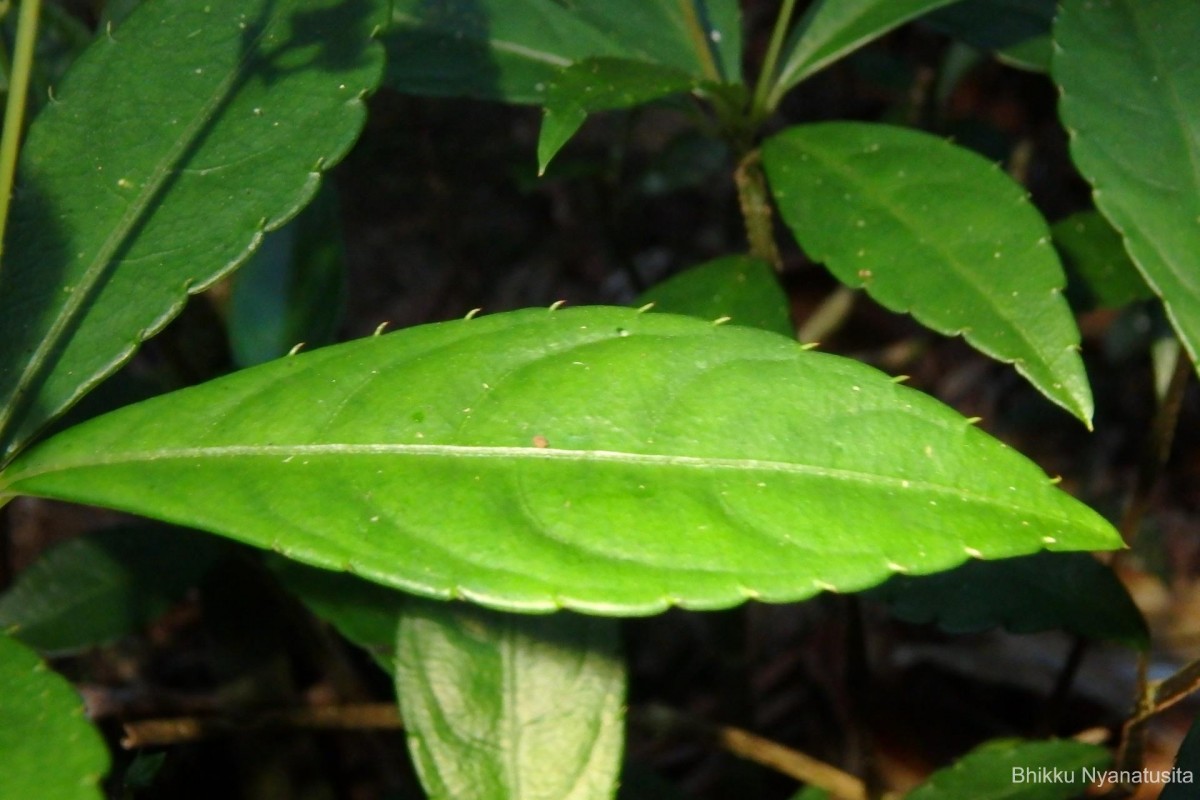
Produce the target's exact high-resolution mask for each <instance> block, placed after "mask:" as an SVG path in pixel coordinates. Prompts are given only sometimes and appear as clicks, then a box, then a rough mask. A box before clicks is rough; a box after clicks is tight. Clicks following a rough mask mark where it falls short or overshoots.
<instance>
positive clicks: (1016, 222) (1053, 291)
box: [763, 122, 1092, 427]
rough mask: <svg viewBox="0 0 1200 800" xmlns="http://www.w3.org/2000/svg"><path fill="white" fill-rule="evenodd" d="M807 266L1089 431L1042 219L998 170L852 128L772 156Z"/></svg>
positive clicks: (836, 125) (924, 143)
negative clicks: (959, 346)
mask: <svg viewBox="0 0 1200 800" xmlns="http://www.w3.org/2000/svg"><path fill="white" fill-rule="evenodd" d="M763 163H764V166H765V167H766V171H767V176H768V178H769V179H770V183H771V190H772V193H773V194H774V197H775V202H776V204H777V205H778V206H779V212H780V215H781V216H782V217H783V219H784V221H785V222H786V223H787V224H788V227H789V228H791V230H792V233H793V234H794V235H795V237H796V239H797V241H799V242H800V245H801V246H802V247H803V248H804V249H805V250H806V251H807V252H808V254H809V255H810V256H811V257H812V258H814V259H816V260H817V261H822V262H824V263H825V266H827V267H828V268H829V270H830V271H831V272H833V274H834V275H836V276H837V277H838V280H840V281H842V283H845V284H846V285H847V286H851V287H854V288H863V289H865V290H866V291H867V294H869V295H871V297H873V298H874V299H875V300H876V301H878V302H879V303H881V304H883V305H884V306H887V307H888V308H890V309H892V310H893V311H900V312H906V313H911V314H912V315H913V316H914V317H916V319H917V320H919V321H920V322H921V323H922V324H924V325H927V326H928V327H930V328H932V329H934V330H936V331H938V332H940V333H945V334H948V335H958V334H962V336H963V338H965V339H966V340H967V341H968V342H969V343H970V344H971V345H972V346H974V347H975V348H976V349H977V350H980V351H981V352H983V353H985V354H987V355H989V356H991V357H993V358H996V359H999V360H1001V361H1005V362H1009V363H1012V364H1013V365H1014V366H1015V367H1016V368H1017V371H1018V372H1020V373H1021V374H1022V375H1024V376H1025V377H1026V378H1028V379H1029V382H1030V383H1032V384H1033V385H1034V386H1036V387H1037V388H1038V390H1039V391H1041V392H1042V394H1044V395H1046V396H1047V397H1049V398H1050V399H1051V400H1053V401H1054V402H1055V403H1057V404H1059V405H1060V406H1062V407H1063V408H1065V409H1067V410H1068V411H1070V412H1071V413H1072V414H1074V415H1075V416H1077V417H1079V419H1081V420H1083V422H1084V424H1086V425H1088V426H1089V427H1090V426H1091V418H1092V394H1091V390H1090V388H1089V387H1088V381H1087V374H1086V373H1085V372H1084V368H1083V361H1082V359H1081V358H1080V357H1079V330H1078V328H1077V327H1076V326H1075V320H1074V318H1073V317H1072V315H1071V310H1070V308H1069V307H1068V306H1067V302H1066V300H1065V299H1063V297H1062V295H1061V289H1062V287H1063V285H1064V284H1065V282H1066V280H1065V278H1064V277H1063V271H1062V267H1061V265H1060V264H1059V261H1058V257H1057V256H1056V255H1055V253H1054V248H1053V247H1051V246H1050V236H1049V230H1048V229H1047V225H1046V222H1045V220H1043V219H1042V216H1041V215H1040V214H1039V213H1038V212H1037V210H1036V209H1035V208H1034V207H1033V205H1032V204H1031V203H1030V202H1029V201H1028V198H1027V197H1026V195H1025V192H1024V190H1023V189H1022V188H1021V187H1020V186H1019V185H1017V184H1016V183H1015V182H1013V181H1012V180H1011V179H1010V178H1009V177H1008V176H1007V175H1005V174H1004V173H1003V172H1001V171H1000V170H999V169H998V168H997V167H996V166H995V165H994V164H992V163H990V162H988V161H987V160H986V159H984V158H982V157H981V156H978V155H976V154H974V153H972V152H970V151H968V150H965V149H963V148H961V147H956V146H954V145H952V144H950V143H949V142H946V141H943V140H942V139H938V138H937V137H934V136H930V135H928V134H925V133H918V132H916V131H911V130H906V129H903V128H895V127H891V126H886V125H872V124H866V123H854V122H833V123H823V124H817V125H803V126H797V127H792V128H789V129H787V130H785V131H783V132H782V133H780V134H778V135H776V136H774V137H772V138H771V139H770V140H769V141H768V142H767V143H766V144H765V145H764V146H763Z"/></svg>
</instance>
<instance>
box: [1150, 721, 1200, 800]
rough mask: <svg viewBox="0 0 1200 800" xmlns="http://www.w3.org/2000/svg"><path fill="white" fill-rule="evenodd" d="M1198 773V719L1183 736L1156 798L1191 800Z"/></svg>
mask: <svg viewBox="0 0 1200 800" xmlns="http://www.w3.org/2000/svg"><path fill="white" fill-rule="evenodd" d="M1197 775H1200V720H1197V721H1195V722H1193V723H1192V727H1191V729H1190V730H1188V732H1187V736H1185V737H1183V743H1182V744H1180V745H1179V752H1178V753H1177V754H1176V756H1175V766H1174V768H1173V771H1172V774H1171V777H1170V779H1169V780H1168V782H1167V785H1166V787H1165V788H1164V789H1163V790H1162V794H1160V795H1159V796H1158V800H1192V798H1194V797H1195V796H1196V776H1197Z"/></svg>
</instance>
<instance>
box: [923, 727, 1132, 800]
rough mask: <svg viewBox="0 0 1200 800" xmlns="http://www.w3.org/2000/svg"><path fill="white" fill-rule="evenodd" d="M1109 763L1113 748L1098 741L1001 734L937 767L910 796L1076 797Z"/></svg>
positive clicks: (932, 799) (984, 799)
mask: <svg viewBox="0 0 1200 800" xmlns="http://www.w3.org/2000/svg"><path fill="white" fill-rule="evenodd" d="M1108 762H1109V754H1108V751H1107V750H1106V749H1104V748H1103V747H1098V746H1097V745H1094V744H1084V743H1083V742H1074V741H1071V740H1069V739H1061V740H1050V741H1044V742H1039V741H1022V740H1020V739H1002V740H997V741H992V742H988V743H987V744H983V745H980V746H979V747H977V748H975V749H974V750H972V751H971V752H970V753H968V754H967V755H965V756H963V757H962V758H961V759H959V760H958V761H957V762H955V763H954V764H953V765H952V766H949V767H946V768H945V769H942V770H938V771H937V772H935V773H934V774H933V775H932V776H931V777H930V778H929V780H928V781H926V782H925V783H923V784H921V785H920V786H918V787H917V788H916V789H914V790H912V792H910V793H909V794H907V795H905V800H960V799H961V798H964V797H969V798H971V800H1071V798H1075V797H1079V796H1080V794H1081V793H1082V792H1083V791H1084V790H1085V789H1087V787H1088V785H1089V784H1090V783H1091V782H1092V780H1093V777H1092V776H1093V775H1098V774H1101V773H1102V771H1103V770H1104V768H1105V766H1106V765H1107V764H1108ZM1047 776H1052V777H1047Z"/></svg>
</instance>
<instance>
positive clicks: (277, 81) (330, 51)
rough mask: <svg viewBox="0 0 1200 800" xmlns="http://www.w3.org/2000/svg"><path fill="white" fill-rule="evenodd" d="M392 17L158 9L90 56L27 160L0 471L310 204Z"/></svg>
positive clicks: (296, 10)
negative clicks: (377, 31) (375, 39)
mask: <svg viewBox="0 0 1200 800" xmlns="http://www.w3.org/2000/svg"><path fill="white" fill-rule="evenodd" d="M382 6H386V3H384V2H382V0H349V1H348V2H347V1H346V0H206V2H204V3H196V2H192V1H191V0H162V1H161V2H155V3H147V4H145V5H143V6H142V7H140V8H139V9H138V10H137V11H135V12H133V14H131V15H130V16H129V18H128V19H126V20H125V22H123V23H122V24H121V26H120V28H119V30H118V32H116V33H114V34H113V35H112V36H102V37H99V38H98V39H97V41H96V42H95V43H94V44H93V45H92V46H91V47H90V48H88V50H87V52H86V53H85V54H84V55H83V56H82V57H81V58H80V59H79V61H78V62H77V63H76V64H75V65H74V67H73V68H72V70H71V72H70V74H69V75H68V76H67V78H66V80H65V81H64V82H63V84H62V86H61V87H59V88H58V89H57V90H56V92H55V96H56V99H57V101H58V102H54V103H51V104H50V105H48V106H47V107H46V108H45V110H44V111H43V112H42V113H41V114H40V115H39V116H38V118H37V119H36V120H35V122H34V123H33V125H32V127H31V129H30V132H29V139H28V142H27V144H26V146H25V150H24V152H23V154H22V160H21V167H20V173H19V175H18V182H19V185H18V188H17V193H16V200H15V206H14V210H13V218H12V222H11V226H10V234H11V235H10V237H9V240H8V242H7V249H6V250H5V259H6V260H5V263H4V266H3V269H0V459H3V457H4V456H6V455H10V454H11V453H12V452H13V451H14V450H15V449H17V448H19V447H20V446H21V445H22V444H23V443H25V442H26V441H27V440H28V439H29V438H30V437H31V436H32V435H33V434H34V433H36V432H37V431H38V430H39V429H40V428H42V427H43V426H44V425H45V424H46V422H47V421H48V420H50V419H52V418H53V417H55V416H56V415H58V414H60V413H62V412H63V410H65V409H66V408H67V407H69V406H70V405H71V404H72V403H74V402H75V401H76V400H77V399H78V398H79V397H80V396H81V395H82V394H84V393H85V392H86V391H88V390H89V389H90V388H92V387H93V386H95V385H96V384H97V383H98V382H99V381H100V380H101V379H103V378H104V377H105V376H106V375H108V374H110V373H112V372H113V371H114V370H115V369H116V368H117V367H118V366H119V365H120V364H121V363H122V362H123V361H125V360H126V359H128V358H129V357H130V355H131V354H132V353H133V351H134V350H135V349H136V348H137V346H138V344H140V343H141V342H142V341H143V340H144V339H145V338H146V337H148V336H150V335H151V334H153V333H154V332H155V331H157V330H158V329H159V328H161V327H162V326H163V325H164V324H166V322H167V320H168V319H170V318H171V317H172V316H174V315H175V314H176V313H177V312H178V311H179V309H180V308H181V307H182V306H183V303H184V301H185V299H186V297H187V294H188V293H189V292H195V291H198V290H200V289H202V288H203V287H205V286H207V285H209V284H211V283H212V282H213V281H215V280H216V279H217V278H219V277H220V276H221V275H223V274H225V273H227V272H228V271H229V270H231V269H233V268H234V267H236V266H237V265H238V264H239V263H241V262H242V261H243V260H244V259H245V258H246V257H247V256H248V254H249V253H250V251H251V250H253V249H254V247H255V246H256V245H257V243H258V242H259V240H260V239H261V238H262V236H263V232H264V231H266V230H272V229H274V228H277V227H279V226H280V225H282V224H283V223H284V222H285V221H286V220H287V219H288V218H289V217H291V216H292V215H293V214H295V213H296V211H297V210H298V209H299V208H301V207H302V206H303V205H304V204H305V203H306V202H307V201H308V200H309V198H310V197H311V196H312V194H313V192H314V191H315V190H316V187H317V183H318V180H319V174H320V171H321V170H322V169H324V168H326V167H328V166H329V165H330V164H331V163H333V162H335V161H337V160H338V159H339V158H340V157H341V156H342V155H343V154H344V153H345V152H346V151H347V150H348V149H349V147H350V145H351V144H352V143H353V142H354V140H355V138H356V137H357V135H358V132H359V129H360V128H361V126H362V123H363V118H364V114H365V111H364V105H363V102H362V97H363V94H364V93H365V92H367V91H368V90H370V89H371V88H372V87H373V86H374V85H375V83H376V82H377V81H378V80H379V78H380V73H381V71H382V68H383V64H382V57H383V53H382V48H381V47H380V46H378V45H376V44H372V43H371V41H370V37H371V35H372V31H373V28H374V26H375V25H377V24H378V23H379V22H380V20H381V16H380V15H381V13H384V12H382V10H381V7H382ZM385 16H386V15H385ZM88 143H102V145H101V144H93V145H89V144H88Z"/></svg>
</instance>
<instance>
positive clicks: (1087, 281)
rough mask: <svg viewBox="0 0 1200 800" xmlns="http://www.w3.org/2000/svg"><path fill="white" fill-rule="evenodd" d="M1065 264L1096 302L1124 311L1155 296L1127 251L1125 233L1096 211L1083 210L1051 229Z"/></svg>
mask: <svg viewBox="0 0 1200 800" xmlns="http://www.w3.org/2000/svg"><path fill="white" fill-rule="evenodd" d="M1050 230H1051V233H1052V234H1053V236H1054V245H1055V247H1057V248H1058V251H1059V252H1060V253H1062V256H1063V261H1064V262H1066V265H1067V266H1068V267H1070V268H1072V269H1073V270H1074V271H1075V273H1076V274H1077V275H1078V276H1079V277H1080V278H1081V279H1082V280H1083V283H1084V285H1086V286H1087V289H1088V292H1089V293H1090V294H1091V295H1092V297H1094V298H1095V300H1096V303H1097V304H1098V305H1100V306H1102V307H1104V308H1120V307H1121V306H1125V305H1129V304H1130V303H1132V302H1134V301H1137V300H1148V299H1149V298H1151V297H1153V296H1154V293H1153V292H1152V291H1151V290H1150V287H1149V286H1147V285H1146V280H1145V279H1144V278H1143V277H1142V274H1141V273H1140V272H1138V271H1137V267H1136V266H1134V264H1133V262H1132V261H1130V260H1129V254H1128V253H1127V252H1125V242H1124V240H1123V239H1122V238H1121V234H1119V233H1117V232H1116V230H1114V229H1113V226H1112V225H1110V224H1109V223H1108V220H1106V219H1105V218H1104V217H1102V216H1100V214H1099V213H1098V212H1096V211H1081V212H1079V213H1078V214H1072V215H1071V216H1069V217H1067V218H1066V219H1062V220H1059V221H1058V222H1056V223H1054V225H1053V226H1052V227H1051V229H1050Z"/></svg>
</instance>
